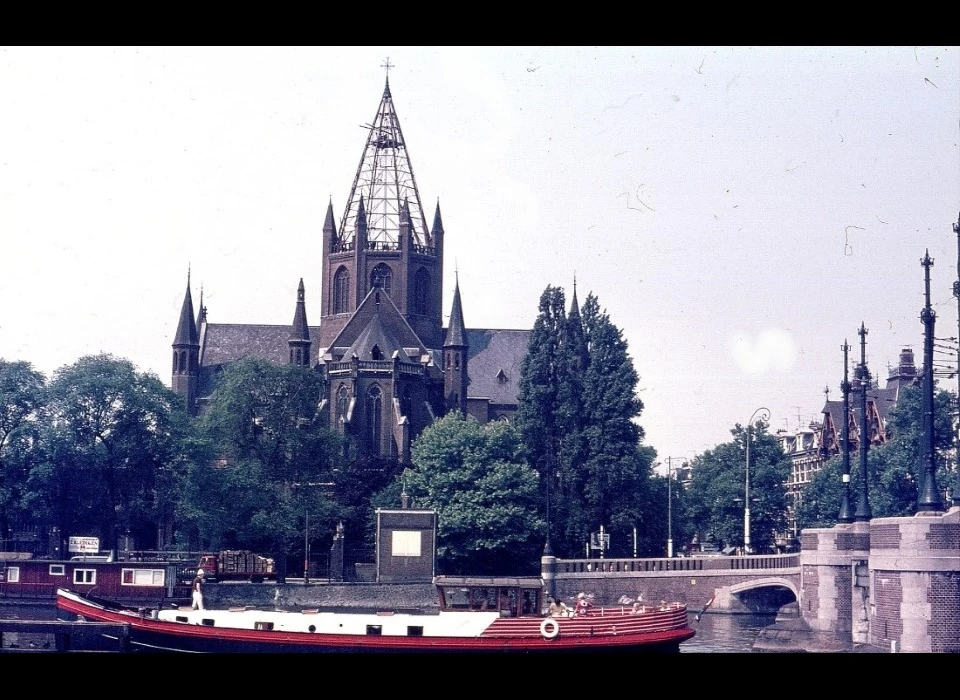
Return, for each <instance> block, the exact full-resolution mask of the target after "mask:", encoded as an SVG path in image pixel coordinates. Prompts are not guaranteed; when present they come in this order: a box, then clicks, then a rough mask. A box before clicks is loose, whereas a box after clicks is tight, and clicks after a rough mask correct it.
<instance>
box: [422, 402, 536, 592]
mask: <svg viewBox="0 0 960 700" xmlns="http://www.w3.org/2000/svg"><path fill="white" fill-rule="evenodd" d="M412 457H413V464H414V466H413V467H411V468H409V469H407V470H406V471H405V472H404V477H403V479H404V485H405V488H406V490H407V492H408V495H409V496H410V497H411V498H412V499H413V501H414V503H415V504H416V506H417V507H420V508H433V509H436V511H437V519H438V526H437V560H438V567H439V568H441V569H442V570H443V571H444V572H446V573H450V574H515V575H519V574H530V573H534V572H536V571H538V570H539V557H540V554H541V551H542V547H543V535H544V530H545V523H544V521H543V519H542V517H541V516H540V514H539V512H538V507H537V502H538V488H539V486H538V478H537V473H536V471H534V470H533V469H531V468H530V467H528V466H527V464H526V462H525V460H524V457H523V451H522V446H521V443H520V436H519V434H518V433H517V431H516V430H515V428H514V427H513V426H512V425H510V424H509V423H505V422H502V421H497V422H494V423H488V424H487V425H480V423H479V422H478V421H477V420H476V419H475V418H473V417H468V418H466V419H464V418H463V417H461V416H460V414H458V413H456V412H453V413H450V414H448V415H446V416H444V417H443V418H441V419H439V420H438V421H436V422H435V423H433V424H432V425H431V426H429V427H428V428H427V429H425V430H424V431H423V432H422V433H421V434H420V435H419V436H418V437H417V439H416V440H415V441H414V443H413V445H412Z"/></svg>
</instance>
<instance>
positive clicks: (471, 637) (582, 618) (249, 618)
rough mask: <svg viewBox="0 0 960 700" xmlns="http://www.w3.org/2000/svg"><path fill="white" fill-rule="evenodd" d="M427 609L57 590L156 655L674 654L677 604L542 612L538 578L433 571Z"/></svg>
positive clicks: (65, 608) (682, 615) (679, 624)
mask: <svg viewBox="0 0 960 700" xmlns="http://www.w3.org/2000/svg"><path fill="white" fill-rule="evenodd" d="M434 583H435V585H436V590H437V595H438V607H437V608H436V609H431V610H424V611H420V612H398V611H394V610H380V611H363V612H360V611H343V610H330V611H327V610H321V609H305V610H283V609H277V608H271V609H256V608H250V607H245V606H239V607H231V608H227V609H222V610H194V609H191V607H190V606H185V605H184V606H180V605H178V606H171V607H166V608H164V607H158V608H145V607H142V606H140V607H134V606H125V605H121V604H118V603H117V602H115V601H111V600H108V599H104V598H103V597H101V596H95V595H90V594H84V593H81V592H77V591H74V590H68V589H66V588H64V589H60V590H58V591H57V608H58V611H59V615H60V616H61V618H62V619H66V620H77V619H83V620H88V621H93V622H114V623H127V624H128V625H129V637H130V643H131V647H132V648H133V649H134V650H144V651H160V652H175V651H176V652H282V653H290V652H365V653H366V652H371V653H372V652H456V653H472V652H500V653H502V652H521V653H541V652H542V653H550V652H553V653H556V652H609V651H629V652H676V651H678V650H679V645H680V644H681V643H682V642H684V641H686V640H688V639H690V638H692V637H693V636H694V634H695V632H694V630H693V629H692V628H691V627H690V626H689V624H688V619H687V608H686V606H684V605H682V604H680V603H669V604H661V605H658V606H640V607H636V606H619V605H618V606H613V607H603V606H592V607H590V608H589V609H584V610H583V611H582V613H583V614H580V615H571V616H567V615H563V616H558V617H551V616H548V615H546V614H545V613H544V612H543V611H544V609H545V606H544V602H545V591H544V587H543V582H542V581H541V580H540V579H538V578H537V579H526V578H513V577H481V578H475V577H443V576H440V577H436V578H435V579H434Z"/></svg>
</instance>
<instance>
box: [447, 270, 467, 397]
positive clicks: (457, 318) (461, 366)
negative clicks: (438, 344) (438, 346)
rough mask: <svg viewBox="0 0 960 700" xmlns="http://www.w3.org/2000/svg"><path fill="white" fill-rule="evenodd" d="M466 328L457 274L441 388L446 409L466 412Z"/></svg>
mask: <svg viewBox="0 0 960 700" xmlns="http://www.w3.org/2000/svg"><path fill="white" fill-rule="evenodd" d="M468 354H469V347H468V346H467V330H466V326H465V325H464V323H463V305H462V304H461V302H460V276H459V275H457V281H456V286H455V288H454V291H453V309H452V310H451V311H450V327H449V328H448V329H447V337H446V340H444V343H443V388H444V395H445V396H446V408H447V410H448V411H460V413H461V414H462V415H464V416H465V415H466V414H467V385H468V384H469V376H468V374H467V358H468Z"/></svg>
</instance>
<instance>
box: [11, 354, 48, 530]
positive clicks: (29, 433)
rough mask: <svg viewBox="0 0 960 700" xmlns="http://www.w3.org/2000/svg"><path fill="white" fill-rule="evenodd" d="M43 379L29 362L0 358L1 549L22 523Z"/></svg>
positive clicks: (35, 451) (26, 512) (36, 454)
mask: <svg viewBox="0 0 960 700" xmlns="http://www.w3.org/2000/svg"><path fill="white" fill-rule="evenodd" d="M45 389H46V378H45V377H44V376H43V375H42V374H41V373H40V372H37V371H35V370H34V369H33V365H31V364H30V363H29V362H7V361H6V360H2V359H0V549H2V548H3V546H2V543H3V542H5V541H7V540H9V539H10V534H11V525H16V524H21V523H24V522H25V521H26V520H27V519H28V518H29V510H27V509H25V508H24V496H25V492H26V489H27V477H28V475H29V473H30V469H31V468H32V467H33V466H34V465H35V464H36V461H37V458H38V457H39V448H38V442H39V440H38V436H39V419H40V417H41V412H42V410H43V407H44V403H45V400H46V399H45Z"/></svg>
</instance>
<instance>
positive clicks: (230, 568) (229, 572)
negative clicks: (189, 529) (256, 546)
mask: <svg viewBox="0 0 960 700" xmlns="http://www.w3.org/2000/svg"><path fill="white" fill-rule="evenodd" d="M198 570H203V578H204V580H205V581H208V582H210V583H216V582H217V581H250V582H252V583H262V582H263V581H266V580H268V579H276V578H277V570H276V567H275V566H274V561H273V559H272V558H270V557H264V556H261V555H259V554H255V553H253V552H250V551H247V550H236V549H225V550H223V551H221V552H217V553H215V554H202V555H200V561H198V562H197V563H196V564H195V565H193V566H191V567H190V568H187V569H185V570H184V571H183V578H184V579H185V580H192V579H193V577H194V576H196V574H197V571H198Z"/></svg>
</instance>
